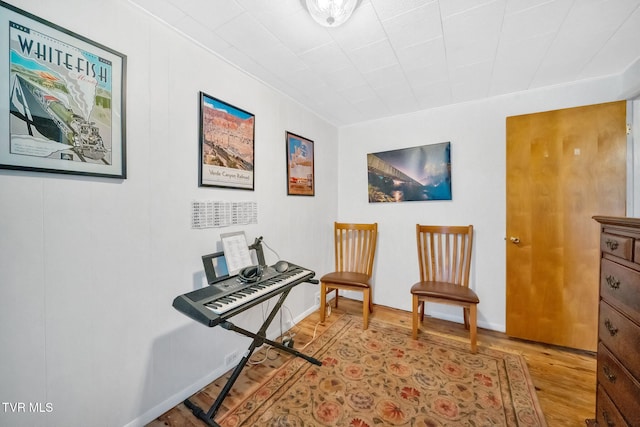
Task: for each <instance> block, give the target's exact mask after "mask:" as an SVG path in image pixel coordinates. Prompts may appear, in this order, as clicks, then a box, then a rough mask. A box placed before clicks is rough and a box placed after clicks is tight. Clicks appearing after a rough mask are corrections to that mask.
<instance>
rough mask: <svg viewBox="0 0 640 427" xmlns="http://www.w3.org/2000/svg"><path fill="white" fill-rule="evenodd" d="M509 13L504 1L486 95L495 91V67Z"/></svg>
mask: <svg viewBox="0 0 640 427" xmlns="http://www.w3.org/2000/svg"><path fill="white" fill-rule="evenodd" d="M506 15H507V2H504V10H503V12H502V22H501V23H500V36H499V37H498V43H496V49H495V51H494V52H493V61H492V62H491V72H490V73H489V75H490V77H489V84H488V86H487V93H486V95H485V96H489V95H490V94H492V93H493V86H494V73H495V69H496V61H497V60H498V52H499V51H500V46H501V45H502V42H503V40H504V39H503V38H502V32H503V30H504V21H505V18H506Z"/></svg>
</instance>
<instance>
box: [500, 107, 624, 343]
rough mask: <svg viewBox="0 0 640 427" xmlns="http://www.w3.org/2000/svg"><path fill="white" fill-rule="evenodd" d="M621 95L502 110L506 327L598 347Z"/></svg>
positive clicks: (619, 211)
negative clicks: (604, 228) (604, 226)
mask: <svg viewBox="0 0 640 427" xmlns="http://www.w3.org/2000/svg"><path fill="white" fill-rule="evenodd" d="M626 138H627V137H626V102H625V101H620V102H612V103H607V104H599V105H592V106H586V107H578V108H570V109H565V110H557V111H550V112H544V113H536V114H527V115H523V116H515V117H508V118H507V177H506V178H507V239H506V244H507V334H508V335H509V336H512V337H516V338H522V339H527V340H532V341H538V342H545V343H550V344H556V345H561V346H566V347H572V348H578V349H584V350H590V351H595V350H596V344H597V332H598V323H597V317H598V316H597V315H598V287H599V247H600V240H599V224H598V223H597V222H596V221H594V220H593V219H592V216H594V215H612V216H624V215H625V197H626Z"/></svg>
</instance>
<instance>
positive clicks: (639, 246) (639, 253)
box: [633, 240, 640, 264]
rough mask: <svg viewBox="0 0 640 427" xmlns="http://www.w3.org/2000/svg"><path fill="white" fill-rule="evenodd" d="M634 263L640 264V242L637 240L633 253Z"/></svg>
mask: <svg viewBox="0 0 640 427" xmlns="http://www.w3.org/2000/svg"><path fill="white" fill-rule="evenodd" d="M633 262H635V263H636V264H640V240H636V249H635V250H634V251H633Z"/></svg>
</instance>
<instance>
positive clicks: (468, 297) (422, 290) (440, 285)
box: [411, 282, 480, 304]
mask: <svg viewBox="0 0 640 427" xmlns="http://www.w3.org/2000/svg"><path fill="white" fill-rule="evenodd" d="M411 294H412V295H417V296H419V297H426V298H446V299H449V300H454V301H459V302H463V303H470V304H478V303H479V302H480V299H479V298H478V295H476V293H475V292H473V291H472V290H471V289H469V288H467V287H464V286H455V285H452V284H451V283H445V282H418V283H416V284H415V285H413V286H412V287H411Z"/></svg>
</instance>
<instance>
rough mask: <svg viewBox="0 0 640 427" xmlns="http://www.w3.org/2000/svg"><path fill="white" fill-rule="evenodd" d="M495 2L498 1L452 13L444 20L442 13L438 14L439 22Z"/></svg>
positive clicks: (494, 0)
mask: <svg viewBox="0 0 640 427" xmlns="http://www.w3.org/2000/svg"><path fill="white" fill-rule="evenodd" d="M440 1H441V0H438V7H440ZM445 1H447V0H445ZM497 1H498V0H491V1H486V2H484V3H481V4H478V5H475V6H473V7H470V8H467V9H464V10H461V11H459V12H456V13H452V14H451V15H449V16H447V17H446V18H445V17H443V16H442V12H440V20H444V19H451V18H452V17H454V16H458V15H463V14H465V13H467V12H469V11H471V10H476V9H480V8H481V7H485V6H486V5H488V4H491V3H495V2H497ZM440 10H441V11H442V9H440Z"/></svg>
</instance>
